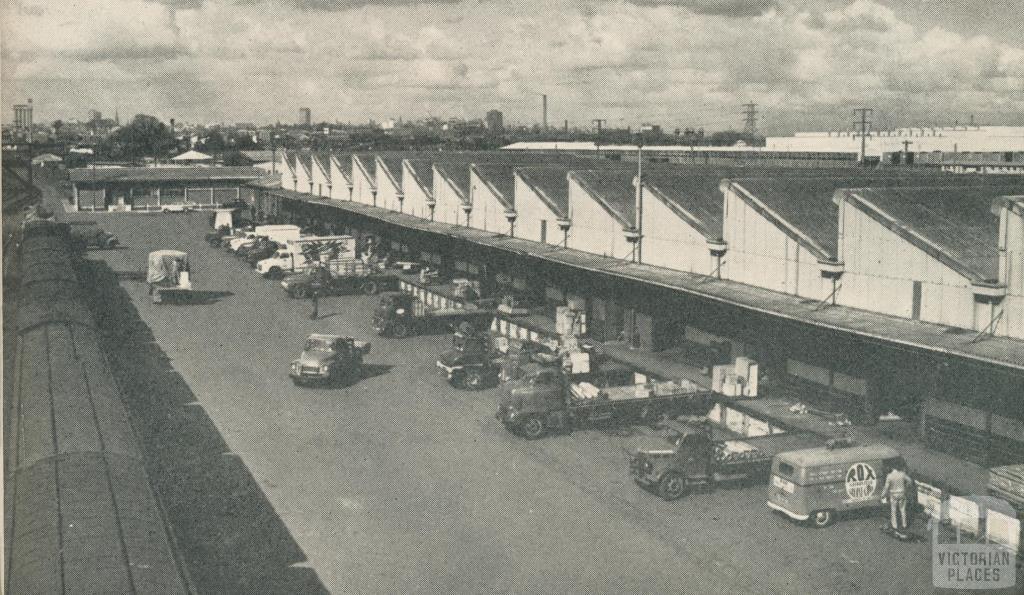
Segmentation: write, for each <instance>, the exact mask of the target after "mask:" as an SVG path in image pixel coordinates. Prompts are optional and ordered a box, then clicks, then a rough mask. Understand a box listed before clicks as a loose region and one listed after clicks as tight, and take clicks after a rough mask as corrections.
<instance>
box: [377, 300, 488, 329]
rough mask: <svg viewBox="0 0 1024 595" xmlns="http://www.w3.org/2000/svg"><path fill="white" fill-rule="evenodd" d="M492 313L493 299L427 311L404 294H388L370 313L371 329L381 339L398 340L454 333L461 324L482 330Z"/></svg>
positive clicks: (428, 309)
mask: <svg viewBox="0 0 1024 595" xmlns="http://www.w3.org/2000/svg"><path fill="white" fill-rule="evenodd" d="M495 312H496V310H495V308H494V302H493V300H478V301H471V302H466V303H465V304H462V307H461V308H430V307H428V306H427V305H426V304H424V303H423V301H422V300H420V299H419V298H417V297H415V296H413V295H410V294H408V293H388V294H384V295H382V296H381V299H380V303H379V304H378V305H377V309H376V310H375V311H374V313H373V329H374V330H375V331H377V333H378V334H379V335H381V336H391V337H398V338H402V337H408V336H410V335H419V334H424V333H431V332H438V331H445V330H454V329H455V328H456V327H458V325H459V324H461V323H469V324H470V325H472V326H473V327H474V328H476V329H485V328H489V327H490V325H491V321H492V320H493V319H494V313H495Z"/></svg>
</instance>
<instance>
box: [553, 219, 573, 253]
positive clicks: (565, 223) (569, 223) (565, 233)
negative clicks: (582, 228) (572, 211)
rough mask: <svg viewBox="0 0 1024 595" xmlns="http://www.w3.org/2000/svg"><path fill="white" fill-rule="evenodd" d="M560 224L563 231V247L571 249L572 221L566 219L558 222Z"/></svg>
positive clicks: (559, 227)
mask: <svg viewBox="0 0 1024 595" xmlns="http://www.w3.org/2000/svg"><path fill="white" fill-rule="evenodd" d="M556 223H558V229H561V230H562V247H563V248H568V247H569V228H570V227H572V221H571V220H570V219H569V218H568V217H564V218H562V219H559V220H558V221H556Z"/></svg>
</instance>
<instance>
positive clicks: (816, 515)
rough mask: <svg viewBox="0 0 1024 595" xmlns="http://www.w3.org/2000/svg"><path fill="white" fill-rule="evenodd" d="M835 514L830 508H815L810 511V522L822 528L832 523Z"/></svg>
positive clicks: (817, 527)
mask: <svg viewBox="0 0 1024 595" xmlns="http://www.w3.org/2000/svg"><path fill="white" fill-rule="evenodd" d="M834 517H835V514H834V513H833V512H832V511H831V510H816V511H814V512H813V513H811V524H812V525H814V527H815V528H816V529H823V528H825V527H828V526H829V525H831V524H832V521H833V520H835V519H834Z"/></svg>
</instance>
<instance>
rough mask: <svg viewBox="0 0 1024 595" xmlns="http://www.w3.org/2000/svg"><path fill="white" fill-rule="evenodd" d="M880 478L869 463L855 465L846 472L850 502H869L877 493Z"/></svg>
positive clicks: (847, 493) (847, 492)
mask: <svg viewBox="0 0 1024 595" xmlns="http://www.w3.org/2000/svg"><path fill="white" fill-rule="evenodd" d="M877 486H878V476H877V475H875V470H874V469H873V468H872V467H871V465H868V464H867V463H854V464H853V465H852V466H851V467H850V470H849V471H847V472H846V495H847V496H849V497H850V500H867V499H868V498H871V496H872V495H873V494H874V493H875V488H876V487H877Z"/></svg>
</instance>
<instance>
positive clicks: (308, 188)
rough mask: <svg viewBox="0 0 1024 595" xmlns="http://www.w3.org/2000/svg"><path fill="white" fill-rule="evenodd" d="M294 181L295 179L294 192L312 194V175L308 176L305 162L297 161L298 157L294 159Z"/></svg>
mask: <svg viewBox="0 0 1024 595" xmlns="http://www.w3.org/2000/svg"><path fill="white" fill-rule="evenodd" d="M295 179H296V183H295V191H296V192H305V193H308V194H312V193H313V192H312V183H313V179H312V175H311V174H310V172H309V170H308V169H306V164H305V162H303V160H302V159H299V158H298V157H296V158H295Z"/></svg>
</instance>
